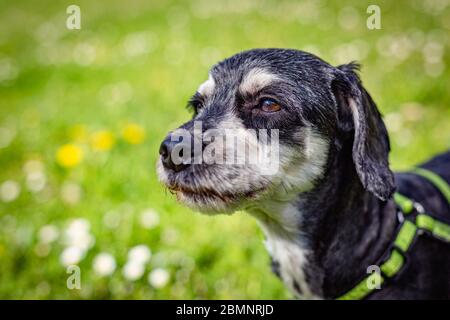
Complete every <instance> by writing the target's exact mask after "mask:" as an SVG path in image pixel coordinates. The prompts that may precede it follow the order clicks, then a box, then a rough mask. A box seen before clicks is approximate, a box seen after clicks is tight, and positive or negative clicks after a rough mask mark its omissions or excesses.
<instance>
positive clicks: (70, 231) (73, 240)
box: [64, 218, 95, 251]
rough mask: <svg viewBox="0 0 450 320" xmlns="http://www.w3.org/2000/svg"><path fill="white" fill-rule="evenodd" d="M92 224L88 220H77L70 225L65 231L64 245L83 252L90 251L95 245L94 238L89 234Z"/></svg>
mask: <svg viewBox="0 0 450 320" xmlns="http://www.w3.org/2000/svg"><path fill="white" fill-rule="evenodd" d="M89 229H90V224H89V221H87V220H86V219H81V218H80V219H76V220H74V221H72V222H71V223H70V224H69V227H68V228H67V229H66V231H65V235H64V236H65V238H64V243H65V244H66V245H67V246H73V247H78V248H80V249H81V250H83V251H86V250H88V249H90V248H91V247H92V246H93V245H94V243H95V239H94V237H93V236H92V235H91V234H90V233H89Z"/></svg>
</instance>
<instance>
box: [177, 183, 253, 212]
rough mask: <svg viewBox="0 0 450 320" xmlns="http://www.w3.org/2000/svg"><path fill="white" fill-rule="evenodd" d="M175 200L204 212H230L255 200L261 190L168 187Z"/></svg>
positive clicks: (242, 207)
mask: <svg viewBox="0 0 450 320" xmlns="http://www.w3.org/2000/svg"><path fill="white" fill-rule="evenodd" d="M169 190H170V191H171V192H172V193H174V194H175V195H176V197H177V200H178V201H179V202H181V203H182V204H184V205H185V206H187V207H189V208H191V209H193V210H194V211H198V212H201V213H204V214H209V215H214V214H232V213H234V212H235V211H238V210H241V209H244V208H245V206H246V204H248V203H249V202H252V200H256V199H257V198H258V197H259V194H260V193H261V192H262V190H255V191H248V192H244V193H239V194H234V193H226V194H224V193H218V192H216V191H214V190H201V191H200V190H197V191H195V190H189V189H183V188H176V189H173V188H169Z"/></svg>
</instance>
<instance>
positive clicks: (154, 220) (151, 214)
mask: <svg viewBox="0 0 450 320" xmlns="http://www.w3.org/2000/svg"><path fill="white" fill-rule="evenodd" d="M140 222H141V225H142V226H143V227H144V228H146V229H151V228H154V227H156V226H157V225H158V224H159V215H158V213H157V212H156V211H155V210H153V209H146V210H144V211H143V212H142V213H141V218H140Z"/></svg>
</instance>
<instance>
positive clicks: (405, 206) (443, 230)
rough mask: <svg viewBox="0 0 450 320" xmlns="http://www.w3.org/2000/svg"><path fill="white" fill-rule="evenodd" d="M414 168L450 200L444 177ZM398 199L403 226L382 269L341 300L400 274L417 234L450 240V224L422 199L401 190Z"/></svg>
mask: <svg viewBox="0 0 450 320" xmlns="http://www.w3.org/2000/svg"><path fill="white" fill-rule="evenodd" d="M412 172H413V173H415V174H417V175H420V176H422V177H424V178H425V179H427V180H428V181H430V182H431V183H432V184H433V185H434V186H435V187H436V188H438V189H439V191H440V192H441V193H442V194H443V195H444V197H445V198H446V199H447V201H448V202H449V203H450V186H449V185H448V184H447V182H446V181H444V179H442V178H441V177H440V176H439V175H437V174H435V173H433V172H431V171H429V170H426V169H423V168H416V169H415V170H413V171H412ZM394 201H395V203H396V204H397V206H398V207H399V208H400V210H401V211H400V212H399V221H400V226H399V231H398V232H397V236H396V237H395V240H394V243H393V246H392V249H391V251H390V253H389V255H388V258H387V259H386V260H384V262H383V263H381V265H380V271H381V272H373V273H372V274H370V275H368V276H367V277H365V278H364V279H363V280H362V281H361V282H359V283H358V284H357V285H356V286H355V287H354V288H353V289H351V290H350V291H348V292H347V293H345V294H344V295H342V296H340V297H338V298H337V299H338V300H359V299H363V298H365V297H366V296H368V295H369V294H370V293H372V292H374V291H375V290H377V289H375V288H373V289H372V288H369V286H368V283H379V284H382V283H383V282H384V281H386V280H387V279H391V278H393V277H394V276H396V275H397V274H398V273H399V272H400V271H401V270H402V268H403V267H404V266H405V262H406V259H405V257H406V255H407V254H408V251H409V250H410V249H411V247H412V244H413V242H414V239H415V238H416V237H417V236H419V235H422V234H423V233H427V234H429V235H431V236H433V237H434V238H436V239H439V240H441V241H444V242H448V243H450V225H449V224H446V223H444V222H442V221H439V220H437V219H436V218H434V217H432V216H430V215H428V214H426V213H425V210H424V209H423V207H422V205H421V204H420V203H417V202H414V201H413V200H411V199H409V198H407V197H405V196H403V195H401V194H400V193H398V192H397V193H395V194H394ZM413 211H416V212H417V215H416V216H415V219H414V218H409V217H410V216H411V215H410V214H411V213H412V212H413Z"/></svg>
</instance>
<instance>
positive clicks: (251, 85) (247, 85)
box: [239, 68, 279, 93]
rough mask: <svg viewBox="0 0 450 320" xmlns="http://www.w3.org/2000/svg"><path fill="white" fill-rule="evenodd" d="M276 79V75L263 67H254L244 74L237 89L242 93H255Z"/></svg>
mask: <svg viewBox="0 0 450 320" xmlns="http://www.w3.org/2000/svg"><path fill="white" fill-rule="evenodd" d="M278 79H279V78H278V76H277V75H275V74H273V73H271V72H269V71H267V70H265V69H261V68H254V69H252V70H250V71H249V72H248V73H247V74H246V75H245V77H244V79H243V80H242V82H241V84H240V86H239V90H240V91H241V92H243V93H255V92H257V91H258V90H261V89H262V88H264V87H266V86H268V85H269V84H270V83H272V82H273V81H275V80H278Z"/></svg>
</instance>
